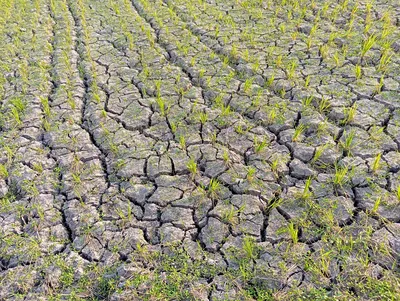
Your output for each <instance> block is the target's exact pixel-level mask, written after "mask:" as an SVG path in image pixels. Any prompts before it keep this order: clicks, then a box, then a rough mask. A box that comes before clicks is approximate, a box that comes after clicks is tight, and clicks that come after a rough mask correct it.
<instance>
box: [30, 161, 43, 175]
mask: <svg viewBox="0 0 400 301" xmlns="http://www.w3.org/2000/svg"><path fill="white" fill-rule="evenodd" d="M32 169H33V170H34V171H36V172H37V173H42V172H43V165H42V163H40V162H39V163H33V164H32Z"/></svg>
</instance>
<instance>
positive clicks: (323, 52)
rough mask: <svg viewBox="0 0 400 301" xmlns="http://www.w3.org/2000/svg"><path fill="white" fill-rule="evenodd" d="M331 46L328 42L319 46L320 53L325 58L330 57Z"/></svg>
mask: <svg viewBox="0 0 400 301" xmlns="http://www.w3.org/2000/svg"><path fill="white" fill-rule="evenodd" d="M328 54H329V46H328V44H324V45H321V46H320V47H319V55H320V56H321V57H322V58H323V59H324V60H325V59H327V58H328Z"/></svg>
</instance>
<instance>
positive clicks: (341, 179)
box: [333, 164, 349, 187]
mask: <svg viewBox="0 0 400 301" xmlns="http://www.w3.org/2000/svg"><path fill="white" fill-rule="evenodd" d="M348 172H349V168H348V166H338V165H337V164H336V165H335V174H334V175H333V185H334V186H336V187H343V185H344V184H345V183H346V182H347V179H348V178H347V174H348Z"/></svg>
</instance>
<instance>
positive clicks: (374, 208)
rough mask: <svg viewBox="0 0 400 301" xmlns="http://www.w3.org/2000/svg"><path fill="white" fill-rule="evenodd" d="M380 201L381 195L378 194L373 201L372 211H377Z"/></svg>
mask: <svg viewBox="0 0 400 301" xmlns="http://www.w3.org/2000/svg"><path fill="white" fill-rule="evenodd" d="M381 202H382V197H381V196H379V197H378V198H377V199H376V200H375V202H374V206H373V207H372V210H371V212H372V213H377V212H378V209H379V206H380V204H381Z"/></svg>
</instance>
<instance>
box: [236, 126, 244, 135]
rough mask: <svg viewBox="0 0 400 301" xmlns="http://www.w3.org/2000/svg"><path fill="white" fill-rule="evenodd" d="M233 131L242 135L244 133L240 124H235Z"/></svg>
mask: <svg viewBox="0 0 400 301" xmlns="http://www.w3.org/2000/svg"><path fill="white" fill-rule="evenodd" d="M235 132H236V133H238V134H241V135H242V134H243V133H244V129H243V126H242V125H241V124H238V125H236V126H235Z"/></svg>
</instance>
